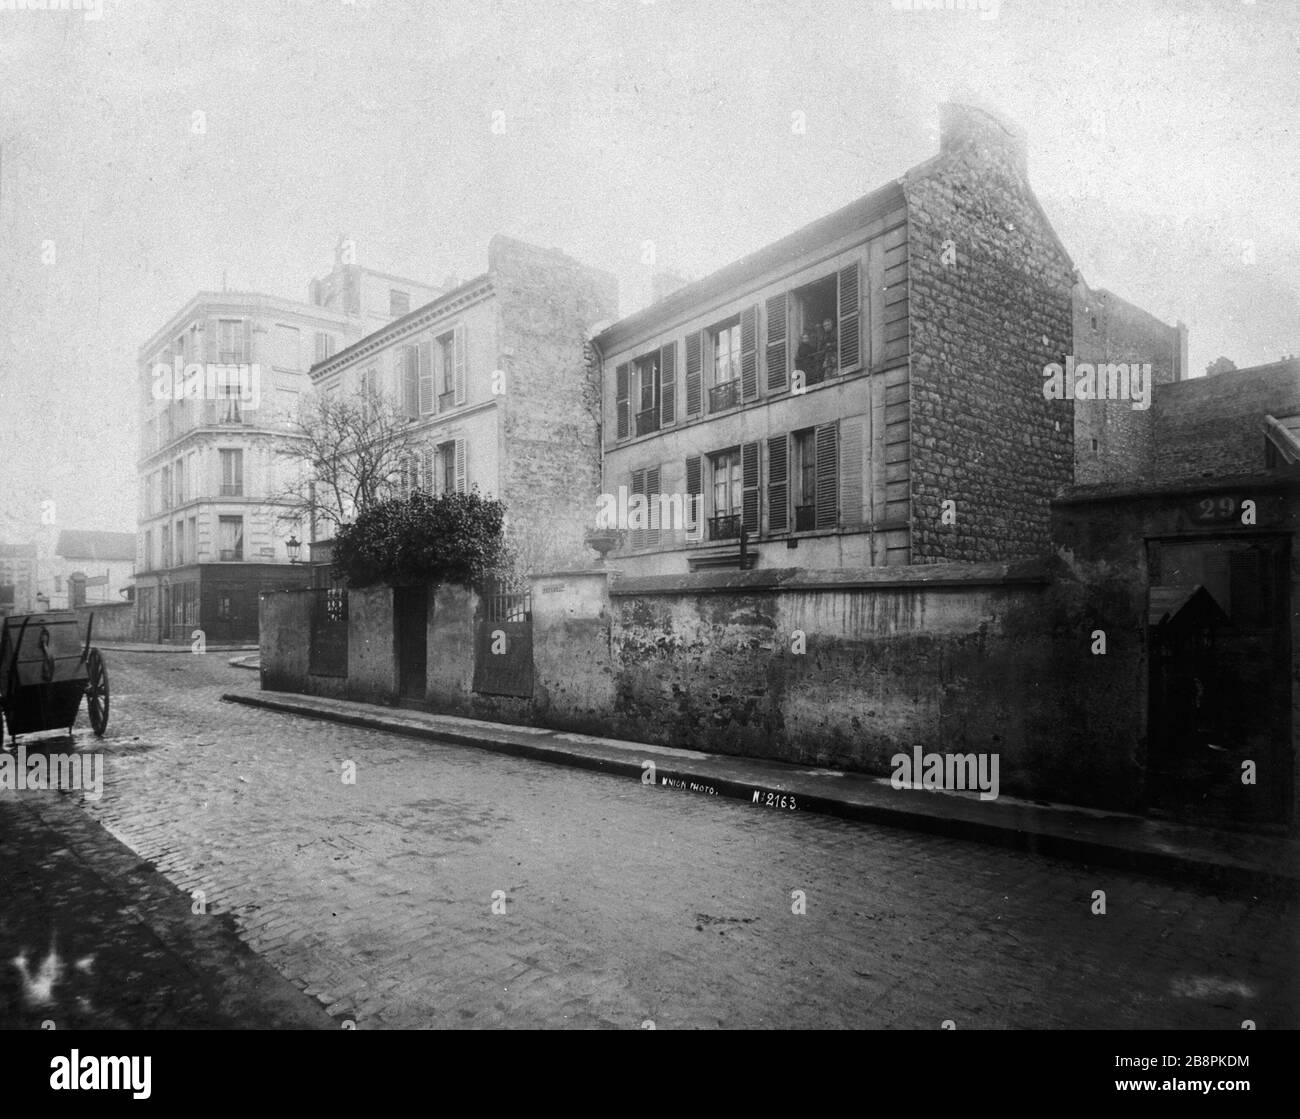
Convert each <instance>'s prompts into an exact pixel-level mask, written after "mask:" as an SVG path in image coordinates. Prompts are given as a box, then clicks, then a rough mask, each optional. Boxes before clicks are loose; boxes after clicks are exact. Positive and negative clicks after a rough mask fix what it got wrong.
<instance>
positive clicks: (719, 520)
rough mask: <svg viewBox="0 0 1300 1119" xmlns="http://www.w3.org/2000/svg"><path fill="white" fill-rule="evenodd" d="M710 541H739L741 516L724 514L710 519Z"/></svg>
mask: <svg viewBox="0 0 1300 1119" xmlns="http://www.w3.org/2000/svg"><path fill="white" fill-rule="evenodd" d="M709 539H710V540H739V539H740V514H739V513H724V514H723V515H722V516H720V517H710V518H709Z"/></svg>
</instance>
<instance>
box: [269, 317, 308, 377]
mask: <svg viewBox="0 0 1300 1119" xmlns="http://www.w3.org/2000/svg"><path fill="white" fill-rule="evenodd" d="M301 346H302V338H301V332H300V331H299V330H298V328H297V327H296V326H285V324H284V323H277V324H276V327H275V364H276V365H278V366H280V367H281V368H282V369H301V368H302V348H301Z"/></svg>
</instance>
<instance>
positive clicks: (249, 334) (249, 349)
mask: <svg viewBox="0 0 1300 1119" xmlns="http://www.w3.org/2000/svg"><path fill="white" fill-rule="evenodd" d="M243 360H244V362H245V363H251V362H252V360H253V320H252V319H245V320H244V357H243Z"/></svg>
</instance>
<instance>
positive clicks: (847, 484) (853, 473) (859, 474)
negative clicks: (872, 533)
mask: <svg viewBox="0 0 1300 1119" xmlns="http://www.w3.org/2000/svg"><path fill="white" fill-rule="evenodd" d="M865 426H866V417H865V416H852V417H850V418H848V419H844V420H841V421H840V495H839V505H840V524H841V525H846V526H847V525H860V524H862V522H863V515H862V507H863V503H864V498H865V496H866V474H867V471H866V453H865V452H866V442H867V441H866V434H865V431H864V428H865Z"/></svg>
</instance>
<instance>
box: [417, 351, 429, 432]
mask: <svg viewBox="0 0 1300 1119" xmlns="http://www.w3.org/2000/svg"><path fill="white" fill-rule="evenodd" d="M416 362H417V364H418V372H417V374H416V379H417V381H418V382H419V385H420V414H421V415H423V416H427V415H428V414H429V413H430V412H432V411H433V343H432V342H428V341H425V342H421V343H420V344H419V346H418V347H417V348H416Z"/></svg>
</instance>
